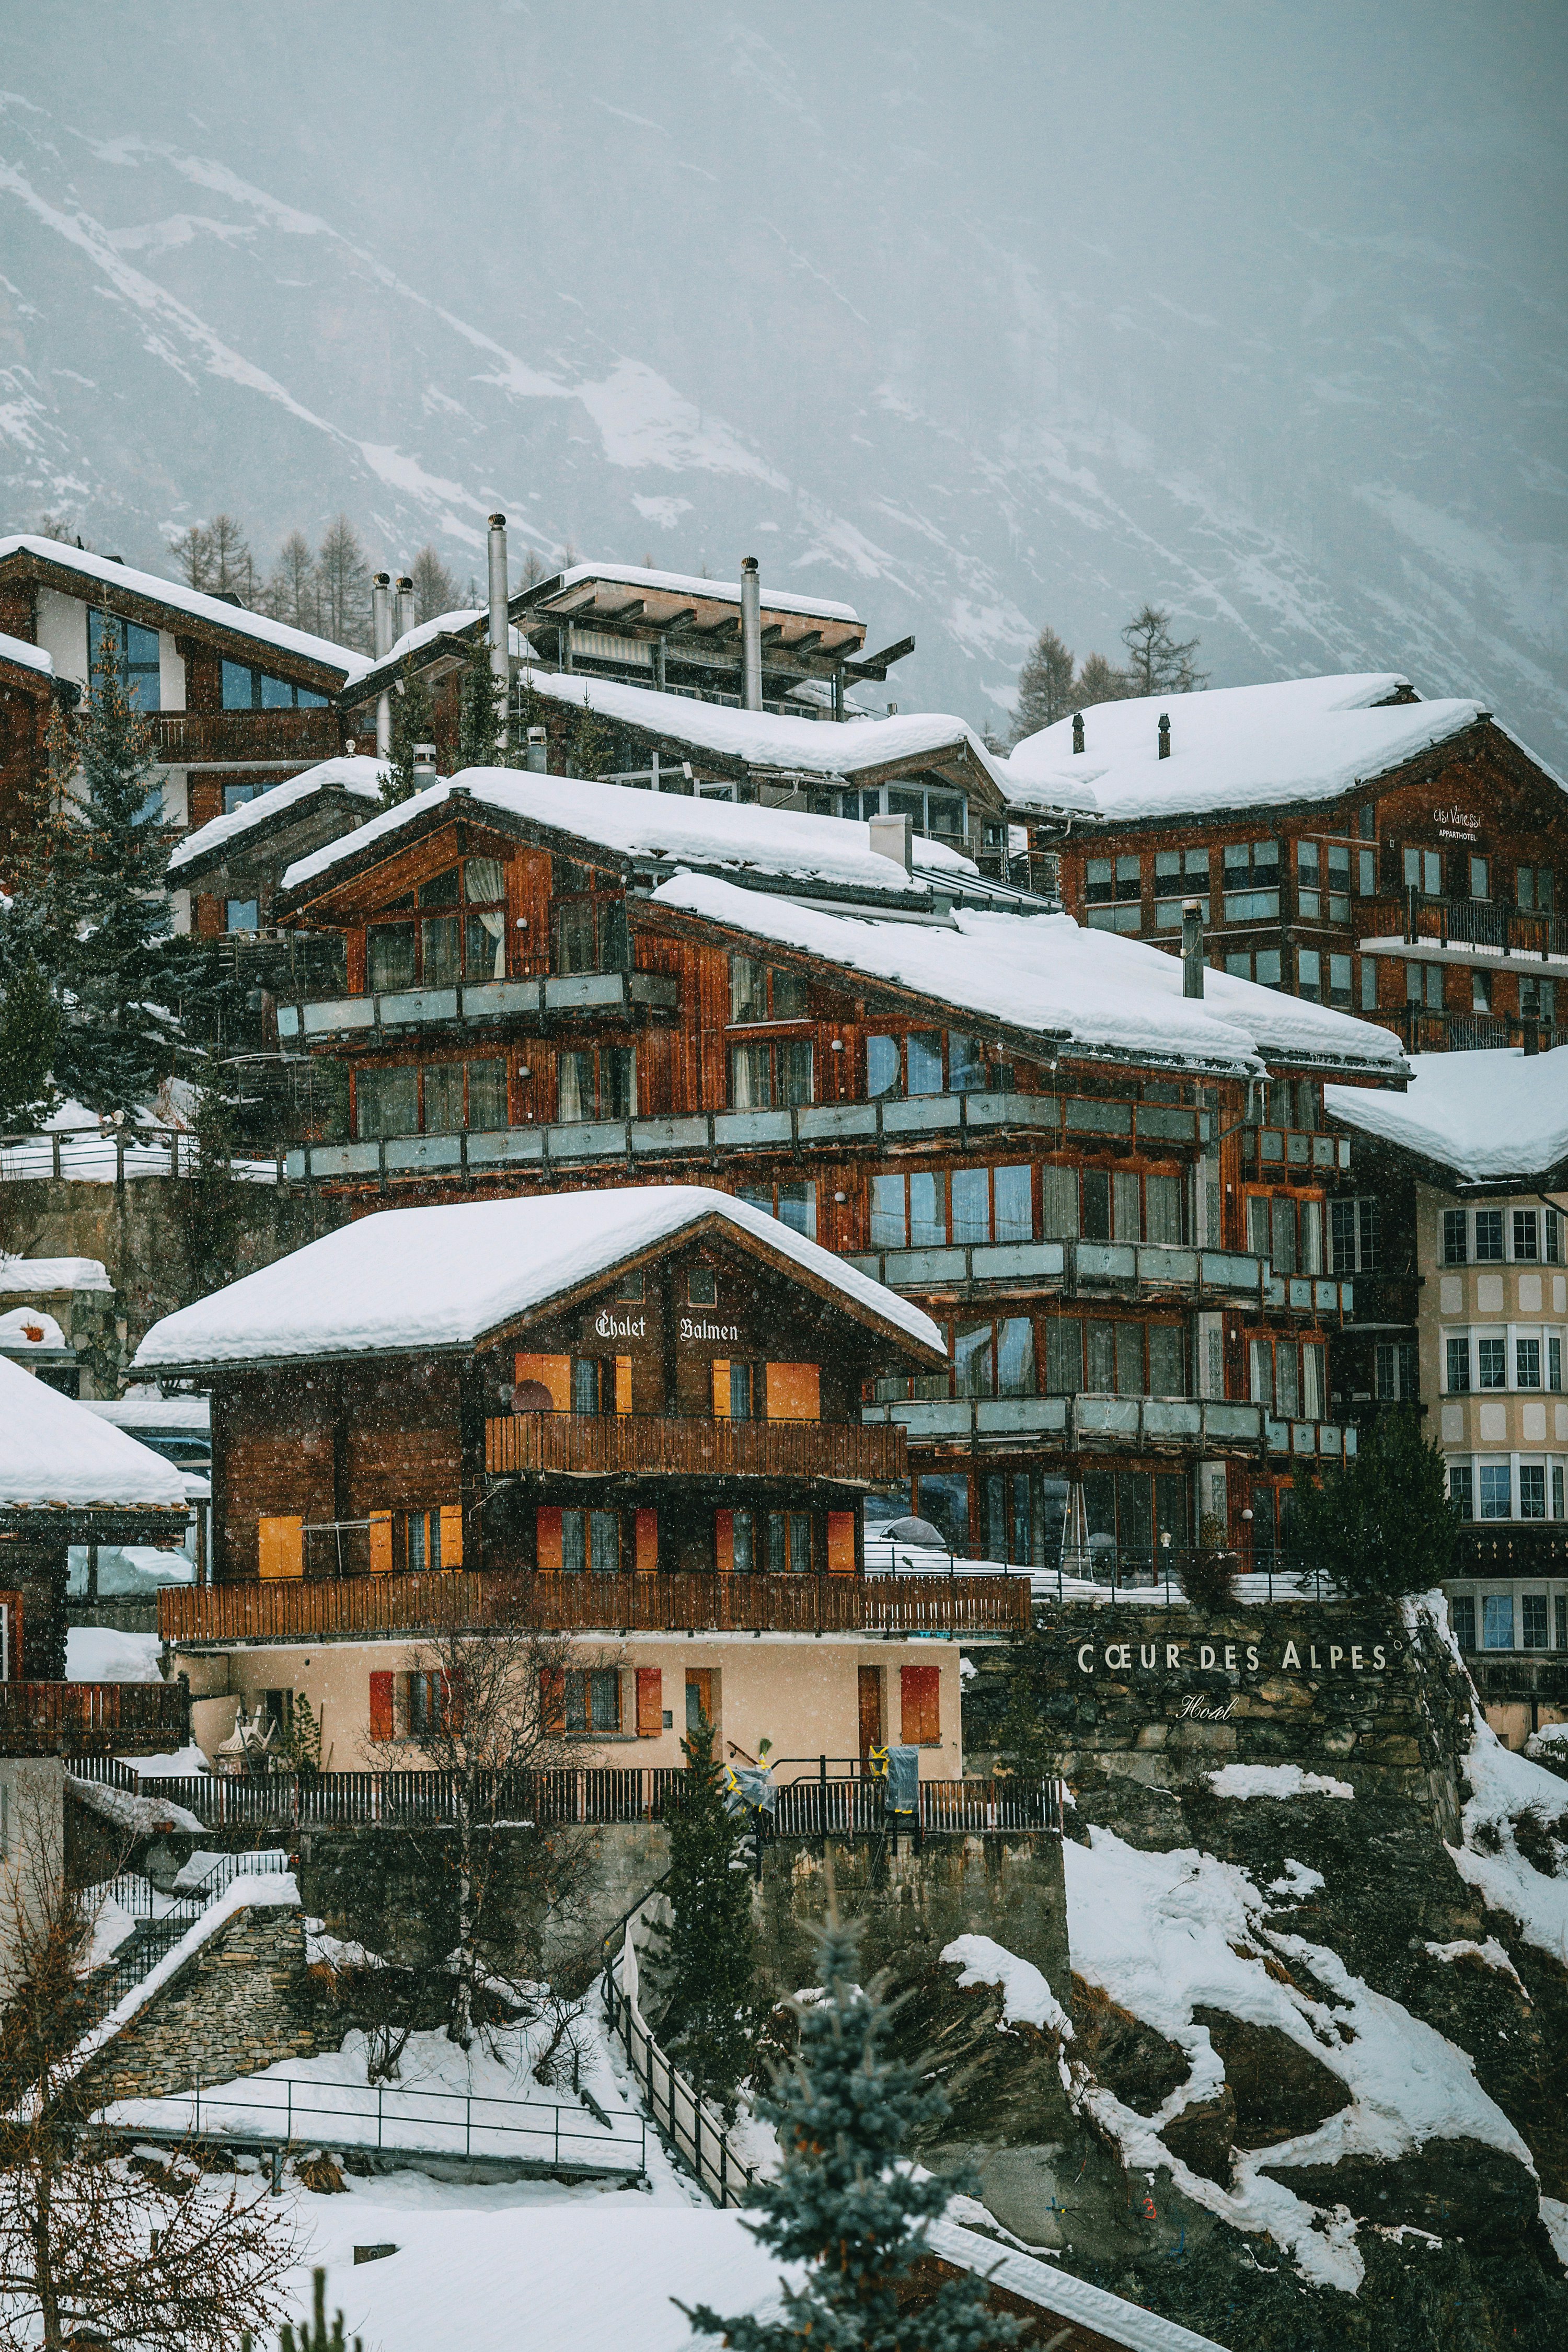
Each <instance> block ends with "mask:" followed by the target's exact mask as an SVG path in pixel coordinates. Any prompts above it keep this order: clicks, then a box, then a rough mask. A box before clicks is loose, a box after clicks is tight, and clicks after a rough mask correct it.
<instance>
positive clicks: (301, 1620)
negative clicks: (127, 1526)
mask: <svg viewBox="0 0 1568 2352" xmlns="http://www.w3.org/2000/svg"><path fill="white" fill-rule="evenodd" d="M1028 1623H1029V1579H1028V1578H1027V1576H1016V1577H1014V1576H886V1577H883V1576H876V1577H861V1576H774V1575H754V1576H669V1575H664V1574H659V1573H655V1574H651V1575H643V1576H595V1575H593V1574H591V1573H588V1572H584V1573H583V1574H581V1575H568V1574H563V1573H560V1572H558V1571H554V1570H552V1571H548V1572H543V1573H540V1574H537V1575H527V1574H521V1575H520V1574H513V1573H509V1572H506V1571H502V1570H484V1571H479V1570H472V1569H462V1568H456V1569H443V1570H435V1571H433V1572H430V1573H427V1574H424V1575H414V1576H379V1575H374V1576H373V1575H367V1576H345V1577H333V1578H330V1579H324V1580H321V1581H320V1582H300V1583H295V1582H292V1581H289V1582H283V1581H279V1582H268V1583H265V1584H263V1583H260V1582H258V1581H254V1580H247V1581H244V1582H237V1583H233V1584H217V1585H207V1586H202V1587H197V1586H193V1585H167V1586H165V1587H164V1589H163V1591H162V1592H160V1593H159V1595H158V1630H159V1632H160V1633H161V1634H162V1635H163V1639H164V1640H165V1641H169V1642H234V1641H250V1642H287V1641H298V1640H300V1639H301V1638H303V1637H306V1636H309V1637H310V1638H317V1637H320V1636H322V1635H331V1634H338V1635H340V1636H344V1635H347V1636H352V1635H354V1634H362V1635H363V1634H369V1635H379V1634H392V1633H431V1632H435V1631H437V1630H439V1629H442V1628H451V1627H459V1628H462V1629H464V1630H472V1631H474V1632H482V1631H484V1630H485V1629H486V1628H496V1627H503V1626H509V1625H528V1626H538V1627H542V1628H548V1629H549V1630H551V1631H552V1632H559V1633H594V1632H599V1633H698V1632H731V1633H949V1634H951V1633H998V1634H1012V1633H1022V1632H1025V1631H1026V1630H1027V1627H1028Z"/></svg>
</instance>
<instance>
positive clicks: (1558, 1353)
mask: <svg viewBox="0 0 1568 2352" xmlns="http://www.w3.org/2000/svg"><path fill="white" fill-rule="evenodd" d="M1546 1385H1547V1387H1548V1388H1549V1389H1554V1390H1555V1391H1557V1392H1558V1393H1559V1394H1561V1392H1562V1388H1563V1342H1562V1340H1561V1339H1558V1338H1555V1337H1553V1338H1551V1339H1548V1340H1547V1342H1546Z"/></svg>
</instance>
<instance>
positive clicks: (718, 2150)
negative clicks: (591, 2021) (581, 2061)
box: [601, 1880, 755, 2207]
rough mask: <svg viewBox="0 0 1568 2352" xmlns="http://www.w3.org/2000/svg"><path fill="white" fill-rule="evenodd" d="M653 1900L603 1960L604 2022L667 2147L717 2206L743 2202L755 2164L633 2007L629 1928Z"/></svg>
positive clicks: (633, 1965) (628, 1920) (636, 1912)
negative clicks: (618, 1946)
mask: <svg viewBox="0 0 1568 2352" xmlns="http://www.w3.org/2000/svg"><path fill="white" fill-rule="evenodd" d="M662 1884H663V1881H662V1880H661V1881H660V1885H662ZM654 1891H655V1893H657V1891H658V1890H657V1889H655V1890H654ZM651 1899H652V1898H651V1896H649V1895H645V1896H644V1897H643V1900H642V1902H641V1903H639V1904H638V1905H637V1906H636V1909H635V1910H634V1911H633V1912H632V1913H631V1914H630V1915H629V1916H628V1917H627V1918H626V1922H625V1928H624V1939H623V1943H622V1948H621V1951H620V1953H619V1954H618V1955H614V1954H612V1955H611V1956H610V1957H608V1958H606V1960H605V1972H604V1976H603V1979H602V1980H601V1981H602V1985H603V1992H604V2002H605V2022H606V2024H607V2025H608V2027H609V2030H610V2032H611V2033H612V2034H613V2035H614V2036H615V2037H616V2040H617V2041H618V2042H619V2043H620V2045H621V2048H622V2050H623V2051H624V2052H625V2053H626V2063H627V2065H628V2066H629V2067H630V2068H631V2070H632V2075H633V2079H634V2080H635V2081H636V2082H637V2084H639V2086H640V2088H641V2090H642V2095H643V2097H644V2099H645V2100H646V2101H647V2110H648V2114H649V2116H651V2118H652V2120H653V2125H654V2128H655V2130H656V2131H658V2133H659V2135H660V2137H661V2138H663V2140H664V2141H665V2144H666V2146H667V2147H668V2148H669V2149H670V2151H671V2153H672V2154H673V2155H674V2156H675V2157H676V2158H677V2159H678V2160H679V2162H680V2163H682V2164H683V2165H684V2166H685V2167H686V2168H687V2169H688V2170H689V2171H690V2172H691V2174H692V2175H693V2177H694V2178H695V2179H696V2181H697V2184H698V2186H699V2188H700V2189H704V2190H705V2191H706V2192H707V2194H708V2195H709V2196H710V2197H711V2198H712V2200H713V2201H714V2203H715V2204H716V2205H718V2206H721V2207H723V2206H727V2205H742V2204H743V2203H744V2202H745V2200H746V2192H747V2190H748V2189H750V2188H751V2186H752V2180H753V2179H754V2178H755V2171H754V2168H753V2167H752V2166H751V2165H749V2164H747V2162H746V2161H745V2159H744V2158H743V2157H742V2156H741V2155H740V2153H739V2151H738V2149H737V2148H736V2147H734V2145H733V2144H732V2142H731V2137H730V2132H729V2130H728V2128H727V2127H726V2126H725V2123H724V2119H723V2117H722V2116H721V2115H720V2114H719V2113H718V2112H717V2110H716V2109H714V2108H713V2107H710V2105H708V2104H707V2102H706V2100H704V2099H702V2098H700V2096H699V2095H698V2093H697V2091H696V2089H695V2087H694V2085H693V2084H691V2083H689V2081H688V2080H687V2078H686V2076H685V2075H684V2074H682V2073H681V2072H680V2069H679V2067H678V2066H677V2065H676V2063H675V2062H674V2060H673V2059H672V2058H671V2057H670V2056H669V2053H668V2051H666V2050H664V2049H662V2048H661V2047H660V2045H659V2044H658V2042H656V2041H655V2040H654V2037H653V2034H652V2032H651V2031H650V2029H649V2027H648V2023H647V2019H646V2018H645V2017H644V2016H643V2013H642V2011H641V2009H640V2008H639V2007H638V2005H637V1950H636V1947H635V1944H634V1942H633V1932H634V1928H635V1925H636V1922H637V1918H638V1917H639V1916H640V1915H641V1913H642V1912H643V1910H644V1909H645V1908H646V1907H647V1904H648V1902H649V1901H650V1900H651ZM607 1940H608V1939H607V1938H606V1941H607ZM628 1977H629V1978H630V1983H629V1984H628V1983H627V1982H626V1979H627V1978H628Z"/></svg>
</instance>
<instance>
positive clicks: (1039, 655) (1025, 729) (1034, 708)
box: [1013, 629, 1073, 743]
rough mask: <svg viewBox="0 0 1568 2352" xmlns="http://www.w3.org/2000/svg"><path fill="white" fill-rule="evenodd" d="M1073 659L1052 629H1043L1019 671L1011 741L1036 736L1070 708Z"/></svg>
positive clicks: (1018, 741) (1019, 741)
mask: <svg viewBox="0 0 1568 2352" xmlns="http://www.w3.org/2000/svg"><path fill="white" fill-rule="evenodd" d="M1072 679H1073V657H1072V654H1071V652H1070V651H1069V649H1068V647H1067V646H1064V645H1063V643H1062V641H1061V639H1060V637H1058V635H1057V633H1056V631H1055V630H1054V629H1042V630H1041V631H1040V634H1039V635H1038V636H1037V638H1036V640H1035V642H1034V645H1033V646H1031V648H1030V650H1029V652H1028V653H1027V655H1026V656H1025V660H1024V666H1023V667H1022V669H1021V670H1020V671H1019V672H1018V699H1017V703H1016V706H1015V708H1014V711H1013V740H1014V742H1015V743H1021V742H1022V741H1023V740H1024V738H1025V736H1026V735H1037V734H1038V733H1039V731H1040V729H1041V728H1042V727H1053V726H1054V725H1055V724H1056V722H1057V720H1058V719H1065V718H1066V717H1067V715H1068V711H1069V710H1070V709H1072Z"/></svg>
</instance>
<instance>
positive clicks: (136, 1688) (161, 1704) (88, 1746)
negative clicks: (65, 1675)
mask: <svg viewBox="0 0 1568 2352" xmlns="http://www.w3.org/2000/svg"><path fill="white" fill-rule="evenodd" d="M189 1736H190V1713H189V1701H188V1698H187V1696H186V1693H185V1690H184V1686H183V1685H181V1684H179V1683H22V1682H16V1683H0V1755H12V1756H16V1755H33V1754H39V1753H43V1754H51V1753H55V1752H57V1751H58V1752H60V1753H64V1754H70V1753H71V1752H73V1751H78V1752H93V1751H100V1750H104V1749H108V1748H132V1749H134V1748H138V1747H142V1748H153V1749H156V1748H180V1747H183V1746H184V1743H185V1741H186V1739H187V1738H189Z"/></svg>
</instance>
